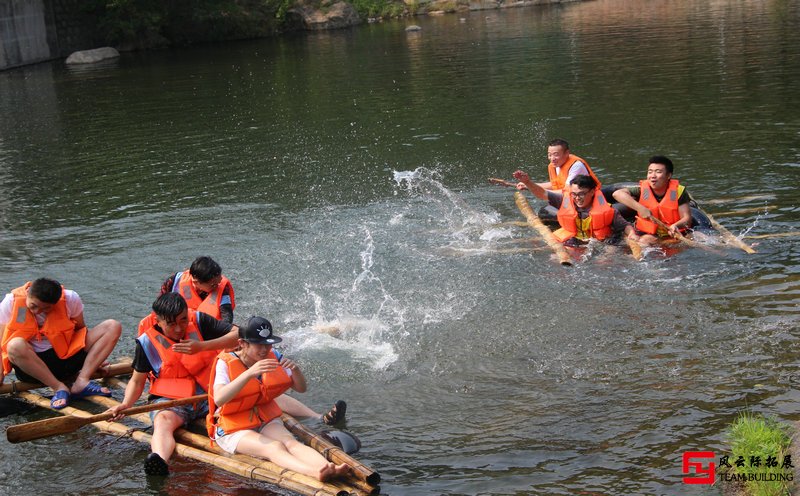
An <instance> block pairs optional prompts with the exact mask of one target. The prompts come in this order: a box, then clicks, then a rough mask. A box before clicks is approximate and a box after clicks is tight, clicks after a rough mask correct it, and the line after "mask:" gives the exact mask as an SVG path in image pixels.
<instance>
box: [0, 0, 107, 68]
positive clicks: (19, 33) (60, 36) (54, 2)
mask: <svg viewBox="0 0 800 496" xmlns="http://www.w3.org/2000/svg"><path fill="white" fill-rule="evenodd" d="M93 32H94V29H93V24H92V19H91V17H90V16H89V15H88V14H87V13H85V12H84V11H83V10H82V9H81V0H0V70H3V69H9V68H11V67H17V66H20V65H25V64H34V63H36V62H43V61H45V60H52V59H57V58H62V57H66V56H67V55H69V54H70V53H72V52H74V51H76V50H87V49H90V48H96V46H95V45H94V40H93V37H92V33H93Z"/></svg>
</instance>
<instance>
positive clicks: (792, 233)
mask: <svg viewBox="0 0 800 496" xmlns="http://www.w3.org/2000/svg"><path fill="white" fill-rule="evenodd" d="M796 236H800V231H790V232H783V233H772V234H754V235H750V236H745V239H769V238H794V237H796Z"/></svg>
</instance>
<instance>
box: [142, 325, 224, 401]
mask: <svg viewBox="0 0 800 496" xmlns="http://www.w3.org/2000/svg"><path fill="white" fill-rule="evenodd" d="M182 339H192V340H195V341H203V335H202V334H201V333H200V330H199V329H198V327H197V313H196V312H189V325H188V326H187V327H186V331H185V332H184V334H183V337H182ZM136 340H137V341H139V343H140V344H141V345H142V350H143V351H144V354H145V355H146V356H147V360H148V361H149V362H150V365H151V366H152V367H153V371H152V372H151V373H150V375H149V376H148V379H149V380H150V393H151V394H154V395H156V396H164V397H166V398H176V399H177V398H186V397H189V396H192V395H194V394H196V392H197V388H198V387H200V388H201V389H202V390H203V391H207V390H208V380H209V377H210V376H211V364H212V362H213V361H214V356H216V354H217V351H216V350H209V351H201V352H199V353H195V354H192V355H188V354H186V353H176V352H174V351H172V345H173V344H175V343H177V341H173V340H171V339H170V338H168V337H167V336H165V335H164V334H163V333H161V332H159V331H158V330H156V328H155V327H154V326H151V327H150V328H149V329H147V330H146V331H145V332H144V333H143V334H141V335H140V336H139V337H138V338H136Z"/></svg>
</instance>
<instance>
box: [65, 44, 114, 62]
mask: <svg viewBox="0 0 800 496" xmlns="http://www.w3.org/2000/svg"><path fill="white" fill-rule="evenodd" d="M116 57H119V52H118V51H117V50H116V49H114V48H112V47H103V48H95V49H93V50H81V51H78V52H72V54H70V56H69V57H67V64H94V63H96V62H100V61H101V60H106V59H113V58H116Z"/></svg>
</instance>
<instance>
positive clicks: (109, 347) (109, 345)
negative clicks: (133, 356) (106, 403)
mask: <svg viewBox="0 0 800 496" xmlns="http://www.w3.org/2000/svg"><path fill="white" fill-rule="evenodd" d="M121 335H122V325H121V324H120V323H119V322H117V321H116V320H110V319H109V320H104V321H103V322H101V323H99V324H98V325H96V326H95V327H92V328H91V329H89V331H88V332H87V333H86V347H85V350H86V360H84V362H83V367H82V368H81V370H80V372H78V377H77V379H75V382H74V383H73V384H72V389H71V392H72V393H80V392H81V391H83V388H85V387H86V385H87V384H89V379H90V378H91V376H92V374H93V373H94V372H95V370H97V369H98V368H99V367H100V366H101V365H102V364H103V362H105V360H106V358H108V356H109V355H110V354H111V351H113V349H114V346H115V345H116V344H117V341H119V337H120V336H121ZM23 370H24V367H23ZM103 391H105V392H108V388H103Z"/></svg>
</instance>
